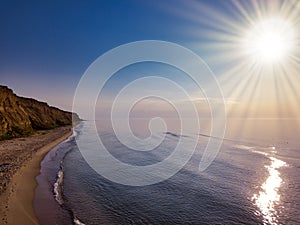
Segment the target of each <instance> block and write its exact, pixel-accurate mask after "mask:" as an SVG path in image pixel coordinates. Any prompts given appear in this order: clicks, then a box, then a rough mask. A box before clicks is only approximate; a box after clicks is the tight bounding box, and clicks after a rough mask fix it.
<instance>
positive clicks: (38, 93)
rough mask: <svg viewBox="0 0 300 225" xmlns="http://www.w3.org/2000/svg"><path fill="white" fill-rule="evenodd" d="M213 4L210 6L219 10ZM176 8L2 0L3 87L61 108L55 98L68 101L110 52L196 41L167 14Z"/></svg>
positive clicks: (183, 23)
mask: <svg viewBox="0 0 300 225" xmlns="http://www.w3.org/2000/svg"><path fill="white" fill-rule="evenodd" d="M176 2H177V3H176ZM213 2H214V3H213V4H214V7H215V6H217V5H218V3H217V1H213ZM176 4H177V5H178V6H176ZM180 4H182V2H178V1H174V2H169V3H164V4H163V5H162V4H161V3H160V1H134V0H130V1H115V0H113V1H45V2H40V1H3V2H2V3H1V8H0V30H1V35H0V74H1V83H4V84H6V85H8V86H10V87H11V88H13V89H14V90H15V91H16V92H17V93H18V94H21V95H26V96H31V97H36V98H38V99H42V100H45V101H50V103H51V104H56V105H59V106H63V102H59V101H58V102H57V97H58V96H59V95H61V96H63V95H67V98H70V96H71V95H72V91H74V88H75V87H76V84H77V82H78V80H79V79H80V77H81V75H82V74H83V73H84V71H85V70H86V68H87V67H88V65H89V64H90V63H92V62H93V61H94V60H95V59H96V58H97V57H98V56H100V55H101V54H103V53H104V52H106V51H108V50H110V49H111V48H114V47H117V46H118V45H121V44H124V43H127V42H132V41H138V40H144V39H158V40H165V41H172V42H175V43H179V44H184V43H185V42H187V41H189V40H193V39H195V38H194V37H193V36H190V37H189V35H187V34H186V32H185V27H186V26H187V24H189V21H187V20H186V19H184V18H182V17H180V16H178V15H175V14H173V13H172V12H170V11H169V9H172V8H176V7H179V5H180ZM33 85H34V88H33ZM53 89H55V92H53ZM63 107H64V106H63ZM66 107H67V106H66Z"/></svg>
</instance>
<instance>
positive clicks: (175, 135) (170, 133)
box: [163, 131, 189, 138]
mask: <svg viewBox="0 0 300 225" xmlns="http://www.w3.org/2000/svg"><path fill="white" fill-rule="evenodd" d="M163 134H166V135H170V136H172V137H177V138H180V137H189V136H187V135H182V134H175V133H172V132H170V131H167V132H164V133H163Z"/></svg>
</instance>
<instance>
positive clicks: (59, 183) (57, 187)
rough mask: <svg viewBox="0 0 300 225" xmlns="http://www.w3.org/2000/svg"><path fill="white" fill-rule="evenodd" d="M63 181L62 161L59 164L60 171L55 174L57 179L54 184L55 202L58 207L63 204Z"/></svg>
mask: <svg viewBox="0 0 300 225" xmlns="http://www.w3.org/2000/svg"><path fill="white" fill-rule="evenodd" d="M63 180H64V172H63V161H61V163H60V170H59V171H58V173H57V179H56V182H55V183H54V189H53V191H54V196H55V200H56V201H57V202H58V204H59V205H62V204H63V203H64V200H63V197H62V192H63Z"/></svg>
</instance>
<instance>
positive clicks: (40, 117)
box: [0, 85, 79, 140]
mask: <svg viewBox="0 0 300 225" xmlns="http://www.w3.org/2000/svg"><path fill="white" fill-rule="evenodd" d="M73 116H74V118H75V119H76V120H79V117H78V116H77V114H74V113H71V112H66V111H62V110H60V109H58V108H55V107H52V106H49V105H48V104H47V103H45V102H39V101H37V100H34V99H30V98H23V97H18V96H17V95H15V94H14V93H13V91H12V90H11V89H9V88H8V87H6V86H1V85H0V140H1V139H7V138H11V137H21V136H26V135H29V134H31V133H32V132H33V131H34V130H43V129H52V128H55V127H58V126H62V125H70V124H72V117H73Z"/></svg>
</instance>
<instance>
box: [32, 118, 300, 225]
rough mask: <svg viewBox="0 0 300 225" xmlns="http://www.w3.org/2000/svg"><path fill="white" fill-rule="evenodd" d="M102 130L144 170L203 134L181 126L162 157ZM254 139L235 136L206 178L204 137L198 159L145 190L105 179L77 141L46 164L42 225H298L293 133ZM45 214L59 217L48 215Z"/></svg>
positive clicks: (169, 136) (114, 148)
mask: <svg viewBox="0 0 300 225" xmlns="http://www.w3.org/2000/svg"><path fill="white" fill-rule="evenodd" d="M240 122H241V121H238V122H237V124H239V123H240ZM89 123H91V122H88V121H87V122H84V123H82V124H81V125H80V126H78V127H77V128H76V129H75V130H76V134H77V137H76V138H78V137H80V135H83V134H82V131H83V130H85V132H87V133H88V126H89ZM260 123H261V122H260ZM267 123H269V122H267ZM251 124H252V123H251ZM139 126H142V127H144V124H143V122H142V121H138V123H137V125H136V127H135V128H134V129H135V130H134V132H136V133H137V134H138V135H141V136H147V132H146V133H145V130H142V129H140V128H139ZM99 127H100V128H99V135H100V137H101V138H102V140H103V142H104V144H105V146H106V147H107V148H108V149H109V151H110V153H111V154H112V155H113V156H114V157H115V158H117V159H119V160H121V161H122V162H125V163H129V164H133V165H140V166H143V165H149V164H153V163H157V162H160V161H162V160H163V159H164V158H166V157H167V156H168V155H170V154H171V153H172V150H173V149H174V146H176V143H177V142H178V139H179V138H186V139H187V140H189V138H192V136H193V135H194V136H195V135H199V134H184V136H180V135H179V134H178V133H176V131H177V130H176V129H177V128H176V127H173V128H170V130H169V132H167V133H159V132H158V133H157V134H156V135H165V138H164V141H163V142H162V144H161V145H160V146H159V147H158V148H156V149H155V150H153V151H133V150H131V149H128V148H126V147H125V146H124V145H122V144H121V143H120V142H119V141H118V140H117V139H116V137H115V135H114V134H113V133H112V132H111V129H109V128H107V127H105V126H103V124H101V123H100V124H99ZM243 129H245V128H243ZM146 130H147V129H146ZM270 130H272V128H270ZM244 131H245V132H246V133H247V132H248V131H246V130H244ZM293 131H295V130H293ZM203 133H205V131H204V132H203ZM237 133H239V132H237ZM254 133H255V135H257V136H255V135H254V134H253V135H252V136H251V138H249V137H250V135H249V133H248V134H247V135H246V137H248V138H245V136H243V138H242V137H234V135H233V134H232V133H230V134H227V137H226V140H225V141H224V143H223V145H222V148H221V150H220V152H219V154H218V156H217V158H216V159H215V160H214V161H213V163H212V164H211V165H210V166H209V168H208V169H207V170H205V171H204V172H199V171H198V168H199V162H200V160H201V157H202V155H203V151H204V149H205V146H206V144H207V140H208V138H207V137H205V136H203V135H200V139H199V143H198V146H197V148H196V151H195V152H194V155H193V156H192V158H191V160H190V161H189V162H188V163H187V164H186V165H185V166H184V168H183V169H182V170H180V171H179V172H178V173H177V174H175V175H174V176H172V177H171V178H169V179H167V180H165V181H163V182H160V183H157V184H152V185H148V186H142V187H132V186H125V185H121V184H117V183H114V182H111V181H109V180H107V179H105V178H103V177H102V176H100V175H99V174H97V173H96V172H95V171H94V170H93V169H92V168H91V167H90V166H89V165H88V164H87V163H86V162H85V160H84V159H83V157H82V155H81V153H80V151H79V150H78V148H77V146H76V142H75V138H70V140H68V141H67V142H65V143H63V144H61V145H60V146H58V147H57V148H56V149H53V150H52V151H51V152H50V153H49V154H48V155H47V157H46V158H45V160H44V161H43V163H42V171H41V175H40V176H39V177H38V178H37V180H38V182H39V186H38V189H37V193H36V199H35V206H36V207H35V208H36V211H37V214H38V217H39V220H40V222H41V223H42V224H54V223H57V224H72V223H77V224H81V223H82V224H298V221H300V216H299V212H300V204H299V202H300V198H299V196H300V178H299V175H298V174H299V172H300V167H299V165H300V152H299V148H298V146H297V140H295V139H293V136H292V135H291V134H286V136H281V138H280V134H279V133H271V131H270V133H268V134H266V135H265V137H263V136H262V134H263V130H259V131H257V132H254ZM278 136H279V137H278ZM58 185H59V187H58ZM40 205H43V207H40ZM45 210H54V211H55V212H56V211H57V212H59V213H58V214H56V215H58V216H51V213H48V214H47V215H46V213H44V212H45Z"/></svg>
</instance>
